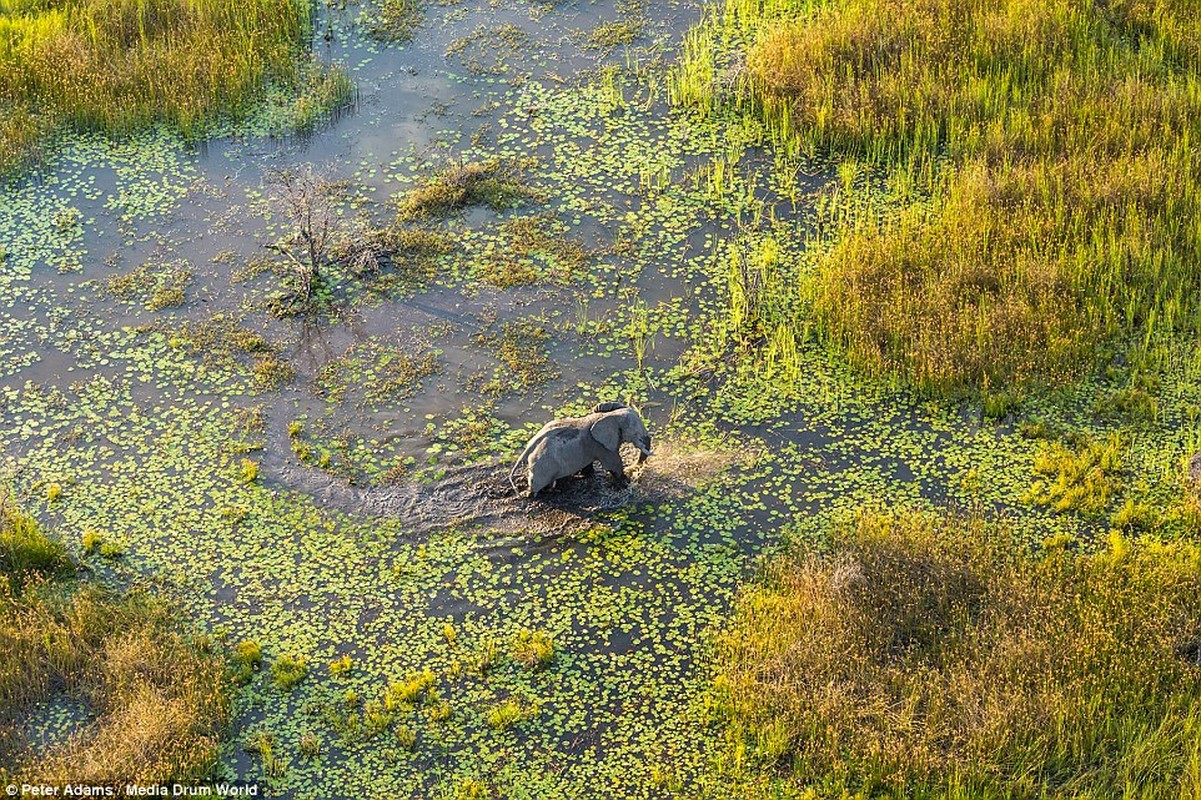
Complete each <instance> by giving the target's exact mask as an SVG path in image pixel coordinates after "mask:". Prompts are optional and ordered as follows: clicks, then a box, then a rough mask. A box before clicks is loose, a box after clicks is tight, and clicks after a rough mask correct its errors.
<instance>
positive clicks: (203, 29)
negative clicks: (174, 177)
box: [0, 0, 311, 167]
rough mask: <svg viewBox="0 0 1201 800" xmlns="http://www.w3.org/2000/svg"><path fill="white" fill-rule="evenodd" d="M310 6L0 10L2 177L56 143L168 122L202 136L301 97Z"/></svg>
mask: <svg viewBox="0 0 1201 800" xmlns="http://www.w3.org/2000/svg"><path fill="white" fill-rule="evenodd" d="M310 15H311V8H310V4H309V3H307V2H304V0H238V1H237V2H234V1H233V0H0V167H6V166H7V167H11V166H12V165H13V164H14V163H16V162H17V161H19V160H21V159H24V158H27V157H28V156H29V155H30V153H31V152H32V151H33V150H34V149H35V148H36V147H37V146H38V145H39V143H42V142H44V141H45V140H46V138H47V136H48V135H49V134H50V133H52V132H53V131H55V130H57V129H59V128H61V127H64V126H71V127H75V128H79V129H99V130H105V131H112V132H124V131H129V130H132V129H135V128H138V127H140V126H143V125H146V124H147V123H151V122H155V121H159V120H164V121H167V122H169V123H171V124H172V125H174V126H176V127H178V128H179V129H180V130H181V131H183V132H184V133H185V134H191V135H194V134H198V133H200V132H201V131H202V130H203V128H204V127H205V126H206V125H208V124H209V123H211V122H212V120H213V119H214V117H216V116H217V115H219V114H229V115H232V116H235V117H237V116H240V115H244V114H246V113H247V112H248V111H249V110H250V109H251V107H252V106H253V104H254V103H255V102H256V101H257V100H259V99H260V98H261V97H262V96H263V94H264V92H265V90H266V88H267V87H268V86H269V85H272V84H278V85H285V86H288V87H291V88H294V89H299V88H301V84H302V83H303V82H304V81H305V80H306V73H305V66H306V65H305V60H306V59H305V58H304V56H305V55H306V53H307V48H308V41H309V34H310V30H311V19H310Z"/></svg>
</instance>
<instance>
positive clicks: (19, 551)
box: [0, 495, 75, 583]
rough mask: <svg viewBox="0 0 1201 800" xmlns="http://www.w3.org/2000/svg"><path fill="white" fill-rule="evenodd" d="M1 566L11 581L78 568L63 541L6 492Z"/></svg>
mask: <svg viewBox="0 0 1201 800" xmlns="http://www.w3.org/2000/svg"><path fill="white" fill-rule="evenodd" d="M0 570H3V573H4V575H5V577H7V578H8V580H9V581H10V582H17V583H23V582H25V581H26V580H27V579H31V578H41V579H52V578H62V577H66V576H68V575H71V574H73V573H74V572H75V567H74V565H73V564H72V563H71V560H70V558H68V556H67V549H66V548H65V547H64V546H63V545H62V543H61V542H58V541H57V540H54V539H51V538H50V537H48V536H46V534H44V533H43V532H42V528H41V526H40V525H38V522H37V520H36V519H34V518H33V517H32V516H30V515H29V514H27V513H25V511H23V510H22V509H21V508H20V507H18V506H17V505H16V504H15V503H14V502H13V501H12V499H11V498H10V497H9V496H8V495H5V496H4V497H3V499H2V500H0Z"/></svg>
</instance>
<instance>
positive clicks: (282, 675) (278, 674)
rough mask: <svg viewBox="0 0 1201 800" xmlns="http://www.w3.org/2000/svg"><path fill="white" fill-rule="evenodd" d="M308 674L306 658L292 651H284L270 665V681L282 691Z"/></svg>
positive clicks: (294, 684)
mask: <svg viewBox="0 0 1201 800" xmlns="http://www.w3.org/2000/svg"><path fill="white" fill-rule="evenodd" d="M308 674H309V667H308V659H306V658H305V657H304V656H298V655H295V654H292V653H284V654H283V655H281V656H280V657H279V658H277V659H275V662H274V663H273V664H272V665H271V683H272V684H274V685H275V688H277V689H282V690H283V691H287V690H289V689H291V688H293V687H295V686H296V685H297V684H298V683H300V682H301V681H303V680H304V679H305V677H306V676H307V675H308Z"/></svg>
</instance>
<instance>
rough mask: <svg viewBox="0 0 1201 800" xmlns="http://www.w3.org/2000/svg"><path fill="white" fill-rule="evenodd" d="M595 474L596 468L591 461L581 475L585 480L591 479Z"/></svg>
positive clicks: (581, 471)
mask: <svg viewBox="0 0 1201 800" xmlns="http://www.w3.org/2000/svg"><path fill="white" fill-rule="evenodd" d="M595 474H596V466H595V465H594V464H593V462H591V461H589V462H588V466H586V467H584V468H583V469H582V470H580V475H583V476H584V477H585V478H591V477H592V476H593V475H595Z"/></svg>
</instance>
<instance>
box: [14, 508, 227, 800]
mask: <svg viewBox="0 0 1201 800" xmlns="http://www.w3.org/2000/svg"><path fill="white" fill-rule="evenodd" d="M89 536H90V537H92V539H93V540H94V539H95V537H96V536H97V534H95V533H94V532H92V533H91V534H85V537H84V539H85V543H86V542H87V541H88V539H89ZM93 547H94V544H92V545H89V544H85V549H91V548H93ZM101 551H102V552H103V545H101ZM231 693H232V683H231V680H230V673H229V669H228V665H227V664H226V662H225V659H223V658H222V657H221V656H220V654H218V653H217V652H216V651H215V649H214V647H213V644H212V642H211V641H209V640H207V639H206V638H203V637H198V636H194V635H190V634H188V633H187V632H186V631H184V630H183V628H182V626H181V625H180V622H179V619H178V616H177V615H176V614H174V613H173V612H172V611H171V610H170V609H169V608H168V607H167V606H166V605H165V604H164V603H163V602H162V601H160V600H157V599H155V598H154V597H152V596H150V595H149V594H147V593H146V592H144V591H139V590H134V591H130V592H128V593H125V594H116V593H114V592H111V591H108V590H106V589H104V588H103V587H101V586H99V585H97V584H95V583H90V582H87V581H85V580H80V579H79V578H77V576H76V566H75V564H74V563H73V562H72V561H71V559H70V558H69V556H68V555H67V551H66V548H65V547H64V546H63V545H62V544H61V543H59V542H58V541H57V540H54V539H51V538H49V537H48V536H46V534H45V533H43V532H42V530H41V529H40V527H39V526H38V524H37V522H36V521H35V520H34V519H33V518H32V517H30V516H28V515H27V514H25V513H24V512H23V511H22V510H21V509H19V508H18V507H17V506H16V505H14V504H13V503H12V502H11V499H10V498H9V497H7V496H5V497H0V782H2V783H20V782H28V783H37V782H43V783H50V784H57V785H60V786H61V785H62V784H66V783H72V784H79V783H83V784H92V785H106V786H120V785H122V784H123V783H124V782H127V781H137V782H142V783H159V782H170V781H181V782H196V781H203V780H206V779H209V778H211V777H212V776H213V775H214V770H215V768H216V766H217V755H218V747H219V745H220V741H221V736H222V734H223V732H224V730H225V726H226V724H227V722H228V720H229V711H230V697H231ZM65 698H70V699H71V700H72V701H74V702H76V703H80V704H82V706H83V710H84V711H86V713H81V714H80V715H79V716H78V717H77V718H76V719H75V722H76V723H77V724H75V725H74V728H75V730H74V733H72V734H71V735H70V736H66V737H59V740H58V741H37V740H36V739H37V737H32V738H30V737H28V730H27V729H26V727H25V725H24V722H23V720H24V719H25V718H27V717H29V716H30V715H31V714H33V713H34V712H33V710H32V709H34V708H36V707H37V706H38V705H39V704H44V703H48V702H51V701H55V700H63V699H65Z"/></svg>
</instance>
